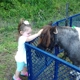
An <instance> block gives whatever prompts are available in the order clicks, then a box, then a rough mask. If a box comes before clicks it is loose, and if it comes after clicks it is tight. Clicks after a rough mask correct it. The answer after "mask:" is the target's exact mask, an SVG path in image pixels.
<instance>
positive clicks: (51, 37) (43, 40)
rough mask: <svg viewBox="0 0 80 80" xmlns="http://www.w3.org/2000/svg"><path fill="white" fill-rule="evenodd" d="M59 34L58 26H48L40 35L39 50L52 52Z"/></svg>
mask: <svg viewBox="0 0 80 80" xmlns="http://www.w3.org/2000/svg"><path fill="white" fill-rule="evenodd" d="M56 34H57V29H56V26H54V27H52V26H51V25H46V26H44V28H43V31H42V33H41V35H40V39H39V44H38V46H37V47H38V48H41V49H43V50H46V49H50V50H52V49H53V48H54V46H55V35H56Z"/></svg>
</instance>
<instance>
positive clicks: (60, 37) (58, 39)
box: [37, 25, 80, 73]
mask: <svg viewBox="0 0 80 80" xmlns="http://www.w3.org/2000/svg"><path fill="white" fill-rule="evenodd" d="M55 46H59V47H60V48H62V49H64V51H65V52H66V55H67V56H68V58H69V59H70V60H71V61H72V63H73V64H74V65H76V66H78V67H80V28H79V27H73V28H72V27H69V26H51V25H46V26H44V28H43V31H42V33H41V35H40V39H39V44H38V46H37V47H38V48H41V49H43V50H46V49H47V48H48V49H50V50H53V48H54V47H55ZM64 54H65V53H64ZM72 72H74V71H72ZM72 72H71V73H72Z"/></svg>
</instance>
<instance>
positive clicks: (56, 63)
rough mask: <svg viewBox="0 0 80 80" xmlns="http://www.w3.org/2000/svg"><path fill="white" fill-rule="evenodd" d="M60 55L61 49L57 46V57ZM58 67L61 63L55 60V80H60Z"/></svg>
mask: <svg viewBox="0 0 80 80" xmlns="http://www.w3.org/2000/svg"><path fill="white" fill-rule="evenodd" d="M58 53H59V47H58V46H56V47H55V55H56V56H57V54H58ZM58 65H59V62H58V61H57V60H55V65H54V66H55V68H54V78H53V80H58V68H59V67H58Z"/></svg>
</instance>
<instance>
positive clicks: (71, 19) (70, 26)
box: [70, 17, 72, 27]
mask: <svg viewBox="0 0 80 80" xmlns="http://www.w3.org/2000/svg"><path fill="white" fill-rule="evenodd" d="M70 27H72V17H70Z"/></svg>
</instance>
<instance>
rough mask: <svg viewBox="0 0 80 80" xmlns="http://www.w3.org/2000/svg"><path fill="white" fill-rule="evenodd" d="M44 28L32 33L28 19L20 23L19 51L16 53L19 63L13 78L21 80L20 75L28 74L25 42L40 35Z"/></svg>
mask: <svg viewBox="0 0 80 80" xmlns="http://www.w3.org/2000/svg"><path fill="white" fill-rule="evenodd" d="M42 31H43V29H41V30H40V31H39V32H38V33H36V34H34V35H31V32H32V29H31V25H30V23H29V22H28V21H27V20H21V21H20V23H19V25H18V33H19V39H18V51H17V53H16V55H15V60H16V64H17V69H16V71H15V74H14V76H13V80H21V79H20V77H19V75H23V76H28V72H27V70H26V68H27V62H26V50H25V45H24V43H25V42H29V41H32V40H33V39H35V38H36V37H38V36H39V35H40V34H41V32H42Z"/></svg>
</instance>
